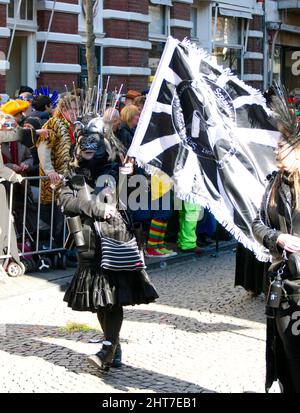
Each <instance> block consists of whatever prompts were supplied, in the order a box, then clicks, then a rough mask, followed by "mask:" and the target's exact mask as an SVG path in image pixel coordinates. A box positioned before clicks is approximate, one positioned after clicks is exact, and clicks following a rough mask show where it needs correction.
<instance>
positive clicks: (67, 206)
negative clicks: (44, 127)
mask: <svg viewBox="0 0 300 413" xmlns="http://www.w3.org/2000/svg"><path fill="white" fill-rule="evenodd" d="M98 165H99V163H98ZM86 172H87V169H86V168H82V169H78V170H77V171H76V174H73V175H70V176H69V177H68V178H67V179H66V180H65V184H64V185H63V187H62V189H61V194H60V197H59V200H60V204H61V206H62V209H63V212H64V213H65V214H66V215H67V216H69V217H72V216H78V215H80V217H81V221H82V226H83V234H84V239H85V246H84V247H80V248H78V266H77V269H76V272H75V275H74V277H73V279H72V282H71V284H70V286H69V287H68V289H67V291H66V293H65V296H64V301H66V302H67V303H68V306H69V307H71V308H72V309H73V310H77V311H91V312H96V313H97V316H98V319H99V321H100V324H101V326H102V329H103V331H104V334H105V337H106V339H107V340H109V341H112V342H117V341H118V335H119V331H120V328H121V324H122V320H123V308H122V307H123V306H126V305H135V304H148V303H150V302H152V301H154V300H155V299H156V298H158V295H157V292H156V290H155V288H154V286H153V285H152V283H151V281H150V280H149V277H148V275H147V273H146V271H145V270H138V271H110V270H106V269H103V268H101V266H100V264H101V239H100V237H99V235H98V234H97V232H96V230H95V226H94V222H95V220H98V221H99V222H100V225H101V233H102V234H103V235H104V236H108V237H111V238H114V239H117V240H120V241H128V240H130V239H131V238H132V232H131V230H130V229H128V225H127V224H126V223H125V221H124V219H123V217H122V215H121V213H120V212H118V213H117V214H116V215H115V216H114V217H112V218H110V219H109V220H104V219H103V216H104V211H105V204H104V203H103V202H101V201H100V197H99V194H98V195H97V190H99V188H95V178H96V177H95V176H94V177H93V178H92V177H91V176H88V175H89V174H87V173H86ZM98 172H102V174H104V173H105V174H110V175H112V176H113V175H114V174H115V172H116V168H115V165H105V168H102V171H100V170H98ZM87 191H88V193H89V195H87ZM100 192H101V191H100Z"/></svg>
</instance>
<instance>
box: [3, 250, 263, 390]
mask: <svg viewBox="0 0 300 413" xmlns="http://www.w3.org/2000/svg"><path fill="white" fill-rule="evenodd" d="M234 266H235V254H234V253H232V250H230V249H228V248H227V250H223V251H220V253H219V254H218V256H217V257H212V256H211V255H210V253H209V252H208V251H207V253H205V254H203V255H202V256H194V257H190V259H183V260H182V261H181V262H173V263H172V265H169V263H168V265H167V267H166V268H165V269H161V268H151V269H150V270H149V273H150V277H151V279H152V281H153V283H154V284H155V286H156V288H157V290H158V293H159V299H158V300H157V302H155V303H151V304H149V305H140V306H132V307H125V309H124V323H123V327H122V330H121V343H122V349H123V362H124V365H123V367H122V368H121V369H111V371H110V372H109V373H107V374H103V373H101V372H99V371H98V370H97V369H95V368H93V367H91V366H89V364H88V363H87V355H88V354H93V353H95V352H96V351H98V349H99V346H100V343H99V342H98V343H95V342H92V341H95V340H98V341H99V340H101V339H102V337H103V336H102V332H101V330H100V328H99V326H98V321H97V318H96V316H95V314H91V313H88V312H75V311H72V310H70V309H69V308H68V307H67V306H66V303H65V302H63V294H64V292H63V291H62V289H64V288H63V287H64V284H65V283H66V282H67V281H68V280H69V279H70V274H71V273H72V271H71V270H70V269H68V270H67V271H59V272H56V273H55V274H54V273H48V274H47V276H46V274H42V276H43V278H39V277H38V276H37V275H35V276H25V277H20V280H14V279H10V280H12V282H13V283H14V282H20V283H21V284H22V287H23V291H22V290H21V285H19V286H18V288H19V289H18V291H14V293H15V295H9V294H8V293H7V296H6V297H5V298H4V297H3V298H1V299H0V314H1V323H0V392H4V393H6V392H47V393H52V392H58V393H63V392H71V393H73V392H78V393H109V394H110V393H123V392H125V393H127V392H130V393H138V392H149V393H160V392H167V393H168V392H175V393H191V392H196V393H211V392H221V393H235V392H237V393H242V392H264V373H265V367H264V363H265V354H264V352H265V315H264V297H262V296H259V297H255V298H253V297H251V295H250V294H248V293H246V292H245V291H244V290H243V289H242V288H240V287H238V288H234V287H233V283H234ZM26 284H30V286H29V288H28V287H27V286H26ZM68 323H73V325H74V326H77V327H78V328H77V330H76V329H75V330H72V329H71V328H69V327H68V326H70V324H68Z"/></svg>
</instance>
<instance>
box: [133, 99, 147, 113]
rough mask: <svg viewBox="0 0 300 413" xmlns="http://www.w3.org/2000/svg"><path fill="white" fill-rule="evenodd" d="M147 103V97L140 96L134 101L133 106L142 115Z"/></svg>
mask: <svg viewBox="0 0 300 413" xmlns="http://www.w3.org/2000/svg"><path fill="white" fill-rule="evenodd" d="M145 102H146V96H138V97H136V98H135V99H134V101H133V104H134V105H135V106H136V107H137V108H138V110H139V112H140V113H142V110H143V108H144V104H145Z"/></svg>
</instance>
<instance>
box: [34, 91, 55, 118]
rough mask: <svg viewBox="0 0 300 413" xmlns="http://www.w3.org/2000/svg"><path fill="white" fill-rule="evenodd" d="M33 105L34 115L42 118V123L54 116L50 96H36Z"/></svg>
mask: <svg viewBox="0 0 300 413" xmlns="http://www.w3.org/2000/svg"><path fill="white" fill-rule="evenodd" d="M32 107H33V109H34V110H35V112H34V116H36V117H38V118H40V120H41V124H42V125H43V124H44V123H45V122H47V120H49V119H50V117H51V116H52V102H51V99H50V98H49V96H46V95H38V96H36V97H35V98H34V100H33V102H32Z"/></svg>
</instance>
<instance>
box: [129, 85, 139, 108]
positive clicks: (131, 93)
mask: <svg viewBox="0 0 300 413" xmlns="http://www.w3.org/2000/svg"><path fill="white" fill-rule="evenodd" d="M138 96H141V94H140V92H138V91H137V90H131V89H130V90H128V92H127V93H126V95H125V106H130V105H133V104H134V103H133V101H134V99H135V98H137V97H138Z"/></svg>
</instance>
